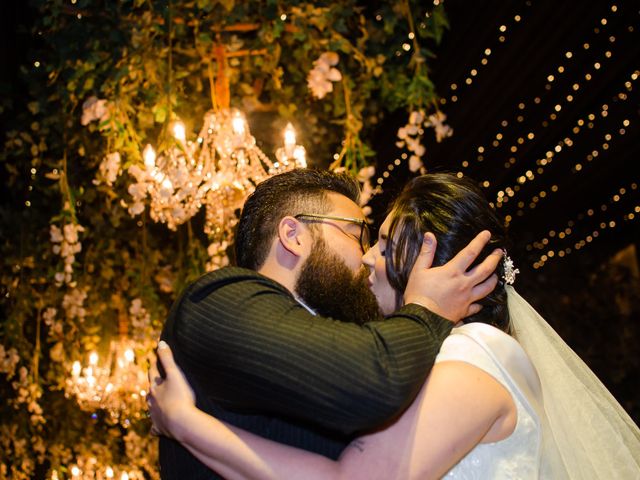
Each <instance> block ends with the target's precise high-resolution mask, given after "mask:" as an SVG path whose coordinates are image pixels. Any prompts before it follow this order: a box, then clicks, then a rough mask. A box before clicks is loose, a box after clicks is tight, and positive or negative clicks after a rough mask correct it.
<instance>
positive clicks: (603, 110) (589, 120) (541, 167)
mask: <svg viewBox="0 0 640 480" xmlns="http://www.w3.org/2000/svg"><path fill="white" fill-rule="evenodd" d="M638 73H639V72H638V71H637V70H636V71H634V72H633V73H632V74H631V75H630V77H629V78H630V80H626V81H625V85H624V90H626V91H627V92H630V91H631V90H632V88H633V87H632V83H633V82H635V81H636V80H637V79H638V76H639V74H638ZM628 99H629V96H628V95H627V94H626V93H625V92H624V91H620V92H619V93H618V94H616V95H614V96H613V99H612V100H614V101H616V100H617V101H618V105H621V104H622V103H623V102H626V101H627V100H628ZM609 109H610V107H609V104H607V103H605V104H602V105H601V107H600V114H599V115H596V114H594V113H590V114H588V115H587V116H586V118H585V119H583V118H580V119H578V120H577V121H576V123H575V125H574V127H573V128H572V133H573V134H575V135H578V134H579V133H580V132H581V131H582V130H583V129H584V128H587V129H593V128H594V126H595V124H596V122H597V121H598V120H599V119H603V118H606V117H607V116H608V111H609ZM629 124H630V121H629V120H628V119H625V120H623V121H622V126H621V128H619V129H618V130H617V134H618V135H619V136H622V135H624V134H625V133H626V130H625V129H626V128H627V127H628V126H629ZM614 135H615V132H614V133H613V134H612V133H607V134H605V135H604V138H603V139H604V142H603V143H602V145H601V146H600V147H599V148H602V149H603V150H608V149H609V148H610V145H611V141H612V140H613V138H614ZM574 143H575V142H574V141H573V140H572V139H571V138H570V137H565V138H564V139H563V140H561V141H559V142H558V143H557V144H556V145H555V146H554V148H553V149H550V150H548V151H547V152H546V154H545V157H544V158H539V159H538V160H536V169H535V172H534V171H533V170H532V169H529V170H527V171H526V172H525V173H524V174H522V175H520V176H518V177H517V183H516V184H515V185H513V186H512V187H507V189H512V190H513V192H514V194H513V195H509V196H506V197H505V196H504V192H505V191H507V189H503V190H500V191H499V192H498V194H497V198H496V204H495V205H496V208H501V207H502V206H503V205H504V204H506V203H508V202H509V201H510V200H511V197H514V196H515V193H516V192H518V191H519V190H520V189H521V186H522V185H523V184H525V183H526V182H527V181H533V180H534V178H538V177H540V176H541V175H543V174H544V172H545V171H546V170H545V169H546V168H547V167H549V166H550V165H551V164H552V163H553V160H554V158H555V157H556V156H557V155H558V154H560V153H561V152H563V151H566V150H567V149H569V148H571V147H573V145H574ZM600 153H602V152H600V151H599V149H598V148H595V149H593V150H592V151H591V153H589V154H587V155H586V157H585V159H584V160H583V161H582V162H578V163H576V164H575V165H574V166H573V168H572V173H574V174H575V173H578V172H580V171H582V169H583V167H584V163H585V162H586V163H589V162H591V161H593V160H594V159H595V158H597V157H598V155H599V154H600ZM521 203H522V205H519V208H523V207H524V202H521ZM535 203H536V202H534V204H535ZM533 208H535V206H534V207H533ZM519 215H521V213H519Z"/></svg>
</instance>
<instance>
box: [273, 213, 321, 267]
mask: <svg viewBox="0 0 640 480" xmlns="http://www.w3.org/2000/svg"><path fill="white" fill-rule="evenodd" d="M278 240H279V242H280V245H281V246H282V248H284V249H285V250H286V251H287V252H289V253H290V254H291V255H294V256H296V257H303V256H305V255H306V254H308V253H309V252H310V251H311V245H312V243H313V239H312V238H311V231H310V230H309V228H307V226H306V225H304V224H303V223H302V222H300V221H299V220H298V219H296V218H294V217H291V216H287V217H284V218H283V219H282V220H280V223H279V224H278Z"/></svg>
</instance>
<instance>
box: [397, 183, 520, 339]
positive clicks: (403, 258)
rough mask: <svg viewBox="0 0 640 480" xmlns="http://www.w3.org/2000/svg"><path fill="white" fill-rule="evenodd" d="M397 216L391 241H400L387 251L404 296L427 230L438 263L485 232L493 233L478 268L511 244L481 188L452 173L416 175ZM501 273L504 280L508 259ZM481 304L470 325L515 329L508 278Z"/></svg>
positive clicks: (441, 262)
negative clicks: (506, 286) (434, 244)
mask: <svg viewBox="0 0 640 480" xmlns="http://www.w3.org/2000/svg"><path fill="white" fill-rule="evenodd" d="M391 216H392V220H391V226H390V228H389V239H394V241H395V242H396V243H395V244H394V245H393V246H392V249H391V250H387V251H388V252H393V253H392V254H389V253H387V257H386V258H387V277H388V278H389V283H390V284H391V286H392V287H393V288H394V289H395V290H396V292H398V293H399V294H400V295H402V292H404V290H405V288H406V286H407V281H408V279H409V274H410V273H411V268H412V267H413V264H414V263H415V261H416V259H417V258H418V255H419V253H420V249H421V246H422V239H423V235H424V233H425V232H432V233H433V234H434V235H435V237H436V240H437V242H438V244H437V247H436V253H435V257H434V259H433V264H432V266H434V267H437V266H440V265H444V264H445V263H446V262H448V261H449V260H451V259H452V258H453V257H454V256H455V255H456V254H457V253H458V252H459V251H460V250H462V249H463V248H464V247H465V246H466V245H467V244H468V243H469V242H470V241H471V240H472V239H473V238H474V237H475V236H476V235H477V234H478V233H480V232H481V231H482V230H489V231H490V232H491V240H490V241H489V243H487V245H486V246H485V247H484V249H483V250H482V252H481V253H480V255H478V258H477V259H476V260H475V262H474V264H473V265H472V267H473V266H475V265H477V264H478V263H480V262H482V261H483V260H484V259H485V258H486V257H487V255H489V254H490V253H491V252H493V250H495V249H496V248H502V249H506V247H507V245H506V244H507V238H506V228H505V226H504V224H503V222H502V221H501V220H500V219H499V217H498V215H497V214H496V213H495V210H494V209H493V208H492V207H491V205H490V204H489V202H488V200H487V199H486V198H485V196H484V195H483V193H482V192H481V191H480V188H478V186H477V185H476V184H475V183H474V182H473V181H471V180H469V179H467V178H458V177H457V176H455V175H452V174H448V173H435V174H427V175H422V176H420V177H416V178H414V179H413V180H412V181H411V182H409V183H408V184H407V185H406V186H405V188H404V189H403V191H402V193H400V196H399V197H398V198H397V199H396V201H395V202H394V204H393V206H392V208H391ZM395 239H397V240H395ZM390 243H391V242H389V243H388V244H387V245H390ZM387 248H389V246H387ZM472 267H470V268H472ZM496 273H497V274H498V277H499V278H502V275H503V274H504V267H503V264H502V262H500V264H499V265H498V268H497V270H496ZM400 298H401V297H400ZM478 303H480V304H481V305H483V308H482V310H481V311H480V312H479V313H477V314H475V315H471V316H469V317H467V318H465V319H464V321H465V323H468V322H484V323H489V324H491V325H494V326H495V327H497V328H500V329H501V330H504V331H506V332H509V311H508V309H507V293H506V291H505V289H504V283H503V282H502V281H500V282H499V283H498V285H497V286H496V288H495V289H494V290H493V292H491V293H490V294H489V295H487V296H486V297H485V298H484V299H482V300H481V301H479V302H478Z"/></svg>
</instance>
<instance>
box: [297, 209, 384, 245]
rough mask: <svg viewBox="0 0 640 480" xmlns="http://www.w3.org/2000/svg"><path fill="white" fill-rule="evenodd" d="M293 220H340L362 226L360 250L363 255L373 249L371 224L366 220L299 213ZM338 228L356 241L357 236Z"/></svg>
mask: <svg viewBox="0 0 640 480" xmlns="http://www.w3.org/2000/svg"><path fill="white" fill-rule="evenodd" d="M293 218H295V219H296V220H300V219H311V221H313V220H318V221H320V220H338V221H342V222H349V223H354V224H356V225H359V226H360V236H359V237H358V242H359V243H360V249H361V250H362V253H366V252H367V250H369V248H371V244H370V241H371V232H370V231H369V224H368V223H367V221H366V220H363V219H361V218H350V217H337V216H335V215H321V214H318V213H299V214H297V215H295V216H294V217H293ZM336 227H337V228H338V230H340V231H341V232H342V233H344V234H345V235H347V236H348V237H351V238H353V239H354V240H355V236H354V235H351V234H350V233H347V232H345V231H344V230H343V229H342V228H340V226H339V225H336Z"/></svg>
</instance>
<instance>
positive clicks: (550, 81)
mask: <svg viewBox="0 0 640 480" xmlns="http://www.w3.org/2000/svg"><path fill="white" fill-rule="evenodd" d="M615 11H616V10H614V12H615ZM598 23H599V24H601V21H599V22H598ZM605 24H606V22H605ZM598 33H600V30H598V31H597V32H596V34H598ZM609 41H610V42H611V43H613V42H614V41H615V37H613V36H610V37H609ZM583 48H584V50H588V49H589V48H590V44H589V43H587V42H585V43H584V44H583ZM564 57H565V59H566V61H565V62H563V63H561V64H560V65H558V66H557V67H556V68H555V69H552V71H551V72H550V73H548V74H547V75H546V77H545V78H546V83H545V86H544V89H545V92H550V91H551V90H552V89H553V87H554V85H557V84H558V82H557V80H558V78H559V76H560V75H562V74H564V73H565V72H566V70H567V68H566V65H567V62H568V63H570V62H572V61H575V59H576V58H577V56H576V55H574V52H572V51H571V50H568V51H566V52H565V54H564ZM611 57H612V52H611V51H609V50H607V51H606V52H604V58H602V59H598V60H596V61H594V63H593V65H594V68H596V70H598V69H600V68H601V67H602V64H603V63H604V61H606V60H607V59H610V58H611ZM596 66H597V67H596ZM580 78H583V76H582V75H581V76H580ZM592 78H593V75H592V74H591V73H589V72H587V73H585V74H584V79H585V81H590V80H592ZM579 89H580V83H579V81H576V82H575V83H573V85H572V87H571V90H570V91H569V92H567V94H566V95H564V96H563V100H562V101H560V102H556V103H555V104H554V105H553V108H552V111H551V112H550V113H549V114H548V118H545V119H544V120H543V121H542V125H541V126H542V127H543V128H546V127H548V126H549V123H550V122H553V121H555V120H556V119H557V118H558V115H559V113H560V112H561V111H562V109H563V108H564V103H567V104H568V103H571V102H573V101H574V100H575V96H576V95H577V93H576V92H578V90H579ZM541 96H542V95H538V96H536V97H535V98H534V99H533V101H529V102H525V101H524V100H523V101H521V102H519V103H518V106H517V112H516V116H515V121H516V122H517V123H524V121H525V118H526V117H525V110H526V108H527V105H531V104H536V105H537V104H540V103H541V101H542V100H541ZM513 121H514V120H512V122H513ZM509 123H510V122H509V120H507V119H505V120H503V121H502V122H501V127H503V128H505V127H507V126H508V125H509ZM534 138H536V135H535V132H533V131H529V132H527V133H526V134H523V135H520V136H519V137H518V138H517V140H515V141H514V142H513V143H512V144H511V145H510V146H509V148H508V150H509V152H510V153H511V154H512V156H511V157H510V158H509V159H508V161H506V162H505V164H504V167H505V168H507V169H508V168H511V167H512V166H513V165H515V163H516V162H517V157H516V156H515V154H516V152H517V151H518V150H520V149H521V148H522V146H523V145H524V144H525V143H526V142H528V141H531V140H533V139H534ZM504 140H505V138H504V136H503V134H502V132H500V131H498V132H497V133H496V135H495V138H494V140H492V142H491V144H490V145H491V146H492V147H493V148H498V147H499V146H500V145H501V142H502V141H504ZM476 150H477V153H478V155H477V156H476V161H477V162H483V161H484V160H485V158H486V153H487V152H486V148H485V146H478V147H477V149H476ZM469 165H470V162H469V161H468V160H463V161H462V165H461V166H462V168H463V169H465V168H468V167H469ZM484 183H487V181H486V180H485V182H481V184H484Z"/></svg>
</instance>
